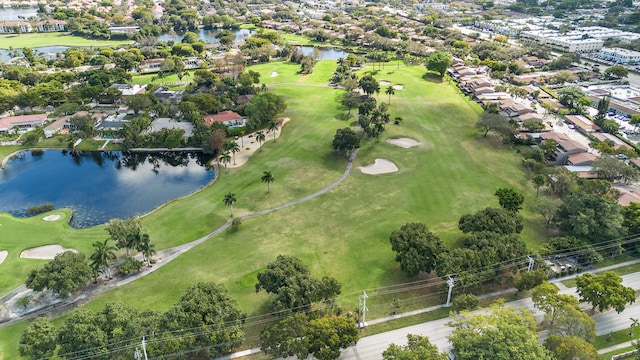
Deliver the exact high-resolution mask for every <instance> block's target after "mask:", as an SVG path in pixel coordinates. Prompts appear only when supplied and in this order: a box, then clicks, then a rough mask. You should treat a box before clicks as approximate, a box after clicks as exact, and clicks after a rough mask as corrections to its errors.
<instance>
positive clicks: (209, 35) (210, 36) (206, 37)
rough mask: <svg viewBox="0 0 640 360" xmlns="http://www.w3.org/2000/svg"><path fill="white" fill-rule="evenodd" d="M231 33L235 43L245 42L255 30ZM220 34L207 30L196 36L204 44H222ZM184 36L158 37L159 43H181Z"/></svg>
mask: <svg viewBox="0 0 640 360" xmlns="http://www.w3.org/2000/svg"><path fill="white" fill-rule="evenodd" d="M231 32H232V33H233V34H234V35H235V37H236V38H235V41H242V40H245V39H246V38H248V37H249V36H251V34H252V33H253V32H254V30H251V29H237V30H231ZM217 33H218V31H216V30H205V29H200V30H198V32H197V33H196V34H198V38H199V39H201V40H203V41H204V42H208V43H217V42H220V40H218V39H217V38H216V36H215V35H216V34H217ZM183 35H184V34H178V33H169V34H162V35H160V36H158V41H170V40H173V41H175V42H180V41H182V38H183Z"/></svg>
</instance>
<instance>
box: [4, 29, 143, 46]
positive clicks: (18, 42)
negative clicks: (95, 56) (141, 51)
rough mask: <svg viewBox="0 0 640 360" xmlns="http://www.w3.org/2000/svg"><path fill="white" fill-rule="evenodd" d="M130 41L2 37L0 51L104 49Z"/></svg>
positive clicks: (49, 35) (61, 35) (60, 36)
mask: <svg viewBox="0 0 640 360" xmlns="http://www.w3.org/2000/svg"><path fill="white" fill-rule="evenodd" d="M132 43H133V42H132V41H130V40H89V39H85V38H82V37H79V36H72V35H66V34H65V33H60V32H51V33H37V34H21V35H19V36H18V35H2V36H0V49H9V48H14V49H18V48H23V47H29V48H34V47H41V46H55V45H58V46H78V47H105V46H121V45H130V44H132Z"/></svg>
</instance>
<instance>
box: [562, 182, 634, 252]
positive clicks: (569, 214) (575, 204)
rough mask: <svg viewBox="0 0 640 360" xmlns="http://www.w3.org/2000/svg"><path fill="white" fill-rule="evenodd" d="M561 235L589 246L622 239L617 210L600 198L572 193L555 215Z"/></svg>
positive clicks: (610, 203)
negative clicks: (588, 242) (582, 241)
mask: <svg viewBox="0 0 640 360" xmlns="http://www.w3.org/2000/svg"><path fill="white" fill-rule="evenodd" d="M556 219H557V220H558V222H559V224H560V229H561V230H562V231H563V232H564V234H566V235H569V236H575V237H577V238H579V239H585V240H587V241H590V242H592V243H595V242H601V241H605V240H612V239H617V238H619V237H622V236H624V233H625V231H624V228H623V227H622V221H623V216H622V214H621V211H620V206H618V204H617V203H614V202H613V201H610V200H607V199H605V198H603V197H602V196H598V195H593V194H585V193H582V192H575V193H571V194H569V195H567V196H565V197H564V198H563V200H562V204H561V205H560V208H558V211H557V213H556Z"/></svg>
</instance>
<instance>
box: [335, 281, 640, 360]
mask: <svg viewBox="0 0 640 360" xmlns="http://www.w3.org/2000/svg"><path fill="white" fill-rule="evenodd" d="M622 283H623V284H624V285H625V286H630V287H632V288H634V289H636V290H638V289H640V273H634V274H629V275H625V276H623V277H622ZM560 292H561V293H565V294H574V295H576V296H577V294H576V293H575V288H564V289H561V290H560ZM508 304H509V305H513V306H517V307H526V308H527V309H529V310H531V311H532V312H533V314H534V315H535V316H536V319H537V320H538V321H540V320H542V317H543V315H544V314H543V313H542V312H541V311H539V310H537V309H535V308H534V307H533V303H532V301H531V298H527V299H522V300H517V301H513V302H510V303H508ZM583 308H589V309H590V306H589V305H587V304H583ZM631 317H632V318H636V319H638V318H640V303H634V304H632V305H629V306H627V308H626V309H625V310H624V311H623V312H622V313H620V314H617V313H616V312H615V311H608V312H606V313H604V314H598V315H596V316H595V317H594V319H595V320H596V330H597V332H598V335H602V334H608V333H609V332H611V331H618V330H622V329H627V328H629V326H630V325H631V320H630V319H629V318H631ZM449 321H451V318H446V319H440V320H435V321H430V322H426V323H422V324H418V325H414V326H409V327H406V328H402V329H398V330H393V331H388V332H385V333H382V334H377V335H372V336H367V337H364V338H362V339H360V341H358V344H357V345H356V346H353V347H351V348H349V349H347V350H345V351H343V352H342V355H341V356H340V359H341V360H360V359H367V360H368V359H372V360H373V359H382V352H383V351H384V350H385V349H386V348H387V347H388V346H389V345H390V344H392V343H395V344H398V345H406V343H407V335H408V334H417V335H422V336H428V337H429V340H430V341H431V343H433V344H434V345H436V346H437V347H438V348H439V349H440V350H441V351H445V352H448V351H449V349H450V348H451V344H449V341H448V340H447V337H448V336H449V335H450V334H451V331H452V328H450V327H448V326H447V325H446V324H447V323H448V322H449ZM540 335H541V338H544V336H545V334H544V333H541V334H540Z"/></svg>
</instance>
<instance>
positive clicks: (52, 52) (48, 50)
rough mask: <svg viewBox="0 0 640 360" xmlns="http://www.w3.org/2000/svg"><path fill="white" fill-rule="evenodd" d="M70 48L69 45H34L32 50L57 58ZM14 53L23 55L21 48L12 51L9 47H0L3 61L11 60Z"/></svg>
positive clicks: (37, 54)
mask: <svg viewBox="0 0 640 360" xmlns="http://www.w3.org/2000/svg"><path fill="white" fill-rule="evenodd" d="M68 48H69V47H68V46H62V45H53V46H42V47H34V48H32V49H31V50H33V53H34V54H35V55H36V56H44V57H45V58H47V59H55V58H56V57H57V56H58V53H62V52H65V51H67V49H68ZM12 53H13V55H15V56H23V54H22V51H21V50H20V49H13V51H10V50H8V49H0V60H1V61H7V60H10V59H11V58H13V56H12Z"/></svg>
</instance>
